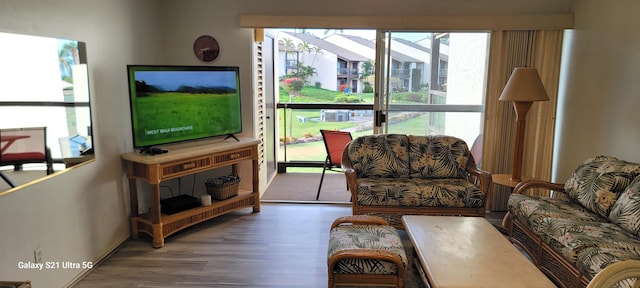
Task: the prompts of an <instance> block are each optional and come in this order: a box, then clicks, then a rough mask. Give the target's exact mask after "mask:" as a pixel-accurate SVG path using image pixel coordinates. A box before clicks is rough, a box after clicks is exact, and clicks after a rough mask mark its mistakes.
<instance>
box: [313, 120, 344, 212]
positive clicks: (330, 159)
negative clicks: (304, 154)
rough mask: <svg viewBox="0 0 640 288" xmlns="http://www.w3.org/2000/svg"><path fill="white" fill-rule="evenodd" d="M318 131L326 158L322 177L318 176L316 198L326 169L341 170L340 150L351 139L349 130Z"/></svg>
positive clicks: (318, 195)
mask: <svg viewBox="0 0 640 288" xmlns="http://www.w3.org/2000/svg"><path fill="white" fill-rule="evenodd" d="M320 133H321V134H322V140H323V141H324V147H325V148H326V150H327V158H326V159H325V160H324V167H323V168H322V177H320V185H319V186H318V194H316V200H318V198H320V189H322V181H323V180H324V173H325V172H326V171H327V170H331V171H336V172H342V151H343V150H344V148H345V146H347V144H348V143H349V142H350V141H351V140H352V139H353V138H352V137H351V133H350V132H344V131H335V130H320ZM334 169H336V170H334Z"/></svg>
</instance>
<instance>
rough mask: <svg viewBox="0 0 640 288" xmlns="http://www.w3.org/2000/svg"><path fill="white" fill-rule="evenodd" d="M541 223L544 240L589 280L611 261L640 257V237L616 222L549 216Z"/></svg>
mask: <svg viewBox="0 0 640 288" xmlns="http://www.w3.org/2000/svg"><path fill="white" fill-rule="evenodd" d="M541 225H542V226H543V229H542V230H541V231H542V235H540V236H541V238H542V241H544V242H545V243H547V244H548V245H549V246H550V247H551V248H553V249H554V250H556V251H557V252H559V253H560V254H562V256H563V257H564V258H566V259H567V260H569V261H570V262H571V263H573V264H574V265H575V266H576V268H578V270H580V271H581V272H582V273H584V274H585V275H587V277H588V278H589V279H590V278H592V277H593V276H595V274H597V273H598V272H600V270H602V269H603V268H604V267H606V265H608V264H610V263H612V262H615V261H618V260H626V259H640V254H639V253H640V252H639V251H640V239H638V238H637V237H635V236H634V235H632V234H629V233H627V232H626V231H624V230H623V229H622V228H621V227H620V226H618V225H616V224H613V223H609V222H593V221H580V220H573V219H554V218H546V219H544V220H543V221H542V223H541ZM606 255H608V256H606Z"/></svg>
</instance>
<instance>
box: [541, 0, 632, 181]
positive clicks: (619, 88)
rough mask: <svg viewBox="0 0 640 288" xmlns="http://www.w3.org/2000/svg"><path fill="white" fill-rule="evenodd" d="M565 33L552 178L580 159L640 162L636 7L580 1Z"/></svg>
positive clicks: (625, 1)
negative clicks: (572, 26) (602, 157)
mask: <svg viewBox="0 0 640 288" xmlns="http://www.w3.org/2000/svg"><path fill="white" fill-rule="evenodd" d="M574 2H575V3H574V5H575V29H574V30H573V31H568V32H567V33H566V34H565V42H564V55H563V59H564V60H563V64H562V69H561V73H562V75H561V81H560V82H561V86H560V91H559V99H561V101H560V102H559V103H558V117H557V129H556V137H555V142H556V143H555V148H556V151H555V152H554V163H553V165H554V167H555V169H554V174H553V179H554V181H557V182H564V181H566V179H567V178H568V177H569V175H570V173H571V172H572V171H573V170H574V169H575V168H576V167H577V166H578V165H579V164H580V163H581V162H582V161H584V160H586V159H587V158H589V157H593V156H596V155H611V156H615V157H619V158H622V159H625V160H628V161H634V162H640V153H638V151H639V149H638V145H639V144H638V143H640V125H639V124H638V123H639V122H640V113H638V107H640V81H638V75H640V29H639V28H638V27H640V18H639V17H638V16H637V12H638V11H640V2H639V1H637V0H619V1H598V0H578V1H574Z"/></svg>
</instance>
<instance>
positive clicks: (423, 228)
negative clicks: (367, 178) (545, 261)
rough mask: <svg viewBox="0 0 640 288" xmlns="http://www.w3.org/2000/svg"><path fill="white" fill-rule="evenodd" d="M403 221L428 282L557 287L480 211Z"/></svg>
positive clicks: (418, 263) (451, 284)
mask: <svg viewBox="0 0 640 288" xmlns="http://www.w3.org/2000/svg"><path fill="white" fill-rule="evenodd" d="M402 223H403V224H404V227H405V228H406V231H407V234H408V235H409V238H410V239H411V243H412V244H413V247H414V251H415V253H416V255H417V256H416V267H417V268H418V269H419V270H420V274H421V275H422V280H423V281H424V282H425V285H427V287H434V288H435V287H492V288H497V287H516V286H517V287H535V288H540V287H556V285H554V284H553V282H551V281H550V280H549V279H547V277H546V276H545V275H544V274H542V272H540V270H538V269H537V268H536V267H535V266H534V265H533V264H532V263H531V262H530V261H529V259H527V258H526V257H525V256H524V255H523V254H522V253H521V252H520V251H518V249H516V248H515V246H513V245H512V244H511V243H510V242H509V241H508V240H507V238H505V237H504V235H502V234H501V233H500V232H498V230H496V229H495V228H494V227H493V225H491V223H489V221H487V220H486V219H484V218H482V217H459V216H409V215H405V216H403V217H402ZM418 260H419V261H418Z"/></svg>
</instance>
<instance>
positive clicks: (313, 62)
mask: <svg viewBox="0 0 640 288" xmlns="http://www.w3.org/2000/svg"><path fill="white" fill-rule="evenodd" d="M318 54H320V55H324V53H323V52H322V49H320V47H316V48H315V49H313V61H311V66H313V64H315V63H316V58H318Z"/></svg>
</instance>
